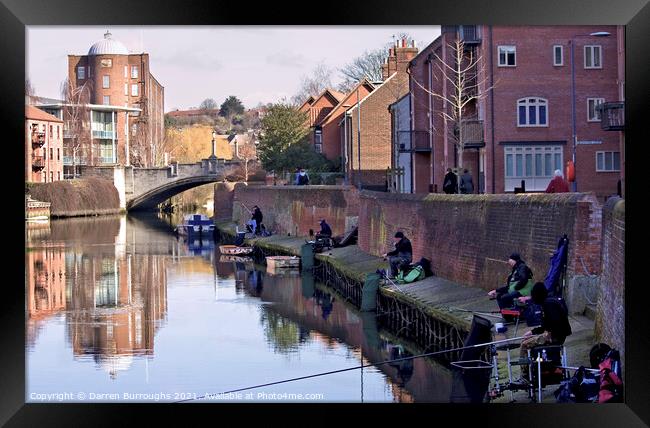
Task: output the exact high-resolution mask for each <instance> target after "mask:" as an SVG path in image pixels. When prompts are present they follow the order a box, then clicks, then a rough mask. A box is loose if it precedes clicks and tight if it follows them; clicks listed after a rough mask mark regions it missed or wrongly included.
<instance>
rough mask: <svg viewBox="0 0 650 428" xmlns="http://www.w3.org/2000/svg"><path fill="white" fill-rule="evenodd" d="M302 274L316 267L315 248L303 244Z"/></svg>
mask: <svg viewBox="0 0 650 428" xmlns="http://www.w3.org/2000/svg"><path fill="white" fill-rule="evenodd" d="M300 261H301V263H300V264H301V266H302V267H301V272H305V271H306V270H310V271H311V269H312V268H313V267H314V248H313V247H312V246H311V244H303V246H302V247H300Z"/></svg>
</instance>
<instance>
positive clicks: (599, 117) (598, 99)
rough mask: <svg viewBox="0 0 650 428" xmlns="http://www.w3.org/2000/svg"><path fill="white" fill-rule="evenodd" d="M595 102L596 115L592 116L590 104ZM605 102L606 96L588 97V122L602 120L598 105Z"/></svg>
mask: <svg viewBox="0 0 650 428" xmlns="http://www.w3.org/2000/svg"><path fill="white" fill-rule="evenodd" d="M591 102H593V103H594V114H595V116H593V117H592V116H591V111H590V106H589V104H590V103H591ZM604 102H605V98H587V122H600V121H601V120H602V119H601V116H600V111H598V106H599V105H601V104H603V103H604Z"/></svg>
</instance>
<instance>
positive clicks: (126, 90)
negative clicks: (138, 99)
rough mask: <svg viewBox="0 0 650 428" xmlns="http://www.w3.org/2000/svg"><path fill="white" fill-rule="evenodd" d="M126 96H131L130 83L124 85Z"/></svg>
mask: <svg viewBox="0 0 650 428" xmlns="http://www.w3.org/2000/svg"><path fill="white" fill-rule="evenodd" d="M124 95H129V84H128V83H125V84H124Z"/></svg>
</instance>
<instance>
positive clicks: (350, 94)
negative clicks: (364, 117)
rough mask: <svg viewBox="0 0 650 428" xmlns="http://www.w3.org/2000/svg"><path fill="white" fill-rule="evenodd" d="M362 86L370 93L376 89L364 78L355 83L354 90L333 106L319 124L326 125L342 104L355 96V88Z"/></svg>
mask: <svg viewBox="0 0 650 428" xmlns="http://www.w3.org/2000/svg"><path fill="white" fill-rule="evenodd" d="M363 85H366V86H368V87H369V89H370V92H372V91H373V90H374V89H375V88H376V86H375V85H373V84H372V83H371V82H370V81H369V80H368V79H366V78H364V79H362V80H360V81H359V83H357V85H356V86H355V87H354V88H352V90H350V92H348V94H347V95H346V96H344V97H343V99H341V101H339V103H338V104H337V105H336V106H334V108H333V109H332V111H330V112H329V113H328V114H327V116H325V117H324V118H323V120H321V121H320V123H319V124H323V123H326V122H328V121H329V120H330V119H331V118H332V117H334V114H335V113H336V112H337V111H338V110H340V109H341V108H343V105H344V103H345V102H346V101H347V100H348V99H350V97H351V96H352V95H354V94H355V92H356V90H357V88H359V87H360V86H363Z"/></svg>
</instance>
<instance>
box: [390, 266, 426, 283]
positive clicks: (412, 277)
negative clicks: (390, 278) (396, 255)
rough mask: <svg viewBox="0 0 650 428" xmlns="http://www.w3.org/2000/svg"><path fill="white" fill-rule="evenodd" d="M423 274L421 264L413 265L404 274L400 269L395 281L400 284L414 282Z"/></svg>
mask: <svg viewBox="0 0 650 428" xmlns="http://www.w3.org/2000/svg"><path fill="white" fill-rule="evenodd" d="M424 277H425V274H424V269H422V266H415V267H414V268H413V269H411V271H410V272H409V273H407V274H406V276H404V272H402V271H401V270H400V271H399V273H398V274H397V278H395V281H396V282H398V283H400V284H408V283H410V282H415V281H419V280H421V279H424Z"/></svg>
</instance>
